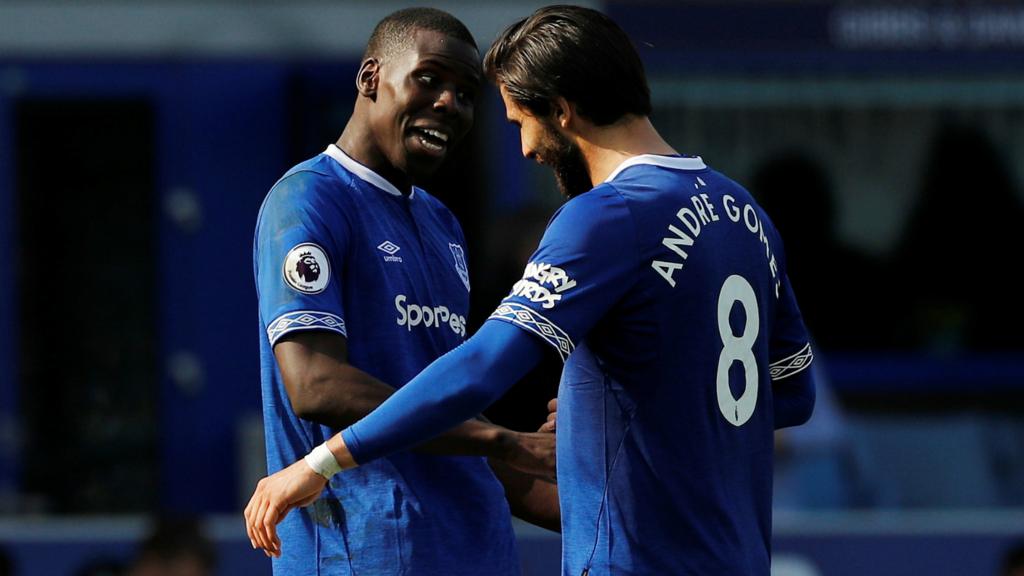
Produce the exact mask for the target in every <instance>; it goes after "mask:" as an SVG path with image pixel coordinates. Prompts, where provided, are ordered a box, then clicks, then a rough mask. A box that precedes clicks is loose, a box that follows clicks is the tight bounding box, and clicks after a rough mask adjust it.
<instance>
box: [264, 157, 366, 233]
mask: <svg viewBox="0 0 1024 576" xmlns="http://www.w3.org/2000/svg"><path fill="white" fill-rule="evenodd" d="M332 162H334V161H333V160H332V159H331V158H329V157H327V156H326V155H324V154H320V155H318V156H316V157H314V158H312V159H310V160H307V161H305V162H302V163H301V164H298V165H296V166H294V167H293V168H292V169H290V170H288V172H286V173H285V174H284V176H282V177H281V178H280V179H279V180H278V181H277V182H276V183H275V184H274V185H273V186H272V187H271V188H270V192H268V193H267V196H266V198H265V199H264V200H263V205H262V207H261V208H260V214H259V222H260V223H264V222H279V221H281V220H291V219H294V218H296V217H301V216H302V215H317V219H319V216H321V215H324V214H326V213H328V212H329V211H330V205H331V204H337V203H339V202H344V201H345V199H346V198H347V197H349V196H350V195H351V194H350V193H349V191H350V190H351V183H352V175H351V174H349V173H348V172H347V171H346V170H344V169H340V167H338V166H336V165H332V164H331V163H332Z"/></svg>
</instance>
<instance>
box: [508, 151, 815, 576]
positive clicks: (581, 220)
mask: <svg viewBox="0 0 1024 576" xmlns="http://www.w3.org/2000/svg"><path fill="white" fill-rule="evenodd" d="M491 319H492V320H500V321H505V322H510V323H512V324H514V325H516V326H518V327H520V328H522V329H523V330H526V331H528V332H530V333H532V334H534V335H536V336H537V337H539V338H541V339H543V340H544V341H545V342H547V343H549V344H550V345H551V346H552V347H554V349H555V350H557V351H558V353H559V354H561V356H562V357H563V359H565V368H564V371H563V374H562V381H561V384H560V388H559V393H558V400H559V405H558V447H557V453H558V454H557V456H558V478H559V497H560V500H561V506H562V529H563V531H562V537H563V565H562V572H563V574H565V575H567V576H580V574H582V573H583V571H584V569H589V573H590V574H591V575H592V576H597V575H605V574H615V575H620V574H636V575H640V574H644V575H648V574H679V575H684V574H700V575H704V574H715V575H729V574H736V575H740V574H742V575H745V576H750V575H764V576H767V575H768V574H769V566H770V538H771V494H772V442H773V428H774V426H773V414H772V382H773V381H777V380H779V379H784V378H793V379H800V378H809V377H810V371H804V369H805V368H807V366H809V365H810V362H811V358H812V356H811V350H810V345H809V343H808V336H807V332H806V330H805V328H804V325H803V321H802V319H801V316H800V312H799V310H798V308H797V305H796V302H795V299H794V297H793V292H792V289H791V287H790V284H789V281H788V279H787V277H786V267H785V257H784V255H783V250H782V242H781V240H780V238H779V236H778V234H777V233H776V231H775V229H774V227H773V225H772V223H771V222H770V221H769V219H768V217H767V216H766V215H765V213H764V212H763V211H762V210H761V208H760V207H758V206H757V204H756V203H755V202H754V201H753V199H752V198H751V196H750V194H749V193H748V192H747V191H746V190H744V189H743V188H742V187H740V186H739V185H738V184H736V183H734V182H733V181H731V180H729V179H728V178H726V177H724V176H723V175H721V174H719V173H717V172H715V171H713V170H711V169H709V168H707V167H706V166H705V165H704V163H703V161H702V160H701V159H700V158H695V157H694V158H689V157H673V156H656V155H643V156H637V157H634V158H631V159H629V160H627V161H626V162H625V163H623V164H622V165H621V166H620V167H619V168H618V169H617V170H615V172H613V174H612V175H611V176H610V177H609V178H608V179H607V181H606V182H605V183H603V184H601V185H599V186H597V187H595V188H594V189H593V190H590V191H588V192H586V193H585V194H581V195H580V196H577V197H575V198H573V199H571V200H569V201H568V202H567V203H566V204H565V205H563V206H562V207H561V208H560V209H559V211H558V212H557V213H556V214H555V215H554V217H553V218H552V220H551V222H550V223H549V225H548V228H547V230H546V232H545V235H544V237H543V239H542V241H541V244H540V246H539V248H538V249H537V251H536V252H535V253H534V255H533V256H532V258H531V261H530V263H529V265H528V266H527V269H526V271H525V274H524V275H523V278H522V280H520V281H519V282H517V283H516V284H515V286H514V287H513V289H512V292H511V294H510V295H509V296H508V297H507V298H506V299H505V300H504V301H503V302H502V304H501V305H500V306H499V307H498V309H497V310H496V311H495V312H494V314H493V315H492V316H491Z"/></svg>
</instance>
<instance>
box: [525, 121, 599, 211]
mask: <svg viewBox="0 0 1024 576" xmlns="http://www.w3.org/2000/svg"><path fill="white" fill-rule="evenodd" d="M546 128H547V129H546V130H545V134H544V137H543V140H542V143H541V146H540V150H539V155H540V157H541V158H542V159H543V160H544V163H545V164H547V165H548V166H551V169H552V170H553V171H554V172H555V181H556V182H558V190H559V192H561V193H562V195H563V196H565V197H566V198H569V199H572V198H575V197H577V196H579V195H580V194H583V193H584V192H586V191H587V190H590V189H591V188H593V187H594V184H593V183H592V182H591V181H590V173H589V172H588V171H587V163H586V162H584V160H583V152H581V151H580V147H579V146H577V145H576V144H574V143H573V142H570V141H569V139H568V138H566V137H565V136H562V134H561V133H560V132H559V131H558V130H556V129H555V127H554V126H553V125H550V124H546Z"/></svg>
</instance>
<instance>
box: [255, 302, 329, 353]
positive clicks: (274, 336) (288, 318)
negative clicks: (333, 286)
mask: <svg viewBox="0 0 1024 576" xmlns="http://www.w3.org/2000/svg"><path fill="white" fill-rule="evenodd" d="M299 330H327V331H330V332H337V333H338V334H341V335H342V336H345V337H346V338H347V337H348V333H347V332H346V331H345V320H343V319H342V318H341V316H337V315H334V314H331V313H330V312H316V311H313V310H299V311H297V312H286V313H284V314H282V315H280V316H278V317H277V318H275V319H274V321H273V322H271V323H270V326H267V339H268V340H270V345H271V346H273V345H274V344H276V343H277V341H278V340H279V339H280V338H281V337H282V336H284V335H285V334H288V333H290V332H297V331H299Z"/></svg>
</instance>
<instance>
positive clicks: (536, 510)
mask: <svg viewBox="0 0 1024 576" xmlns="http://www.w3.org/2000/svg"><path fill="white" fill-rule="evenodd" d="M489 463H490V465H491V470H493V471H494V475H495V476H497V477H498V480H500V481H501V484H502V486H503V487H504V488H505V499H506V500H508V506H509V509H510V510H511V511H512V515H513V516H515V517H516V518H519V519H522V520H525V521H527V522H529V523H530V524H534V525H536V526H540V527H541V528H547V529H548V530H551V531H554V532H561V531H562V509H561V506H560V505H559V503H558V484H555V483H554V482H551V481H549V480H545V479H543V478H538V477H537V476H533V475H530V474H526V473H523V472H520V471H519V470H516V469H514V468H512V467H511V466H509V465H507V464H505V463H503V462H500V461H497V460H493V459H492V460H490V461H489Z"/></svg>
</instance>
